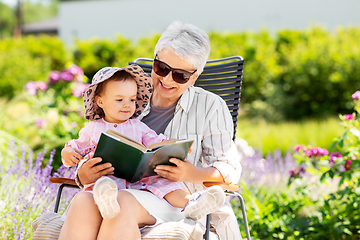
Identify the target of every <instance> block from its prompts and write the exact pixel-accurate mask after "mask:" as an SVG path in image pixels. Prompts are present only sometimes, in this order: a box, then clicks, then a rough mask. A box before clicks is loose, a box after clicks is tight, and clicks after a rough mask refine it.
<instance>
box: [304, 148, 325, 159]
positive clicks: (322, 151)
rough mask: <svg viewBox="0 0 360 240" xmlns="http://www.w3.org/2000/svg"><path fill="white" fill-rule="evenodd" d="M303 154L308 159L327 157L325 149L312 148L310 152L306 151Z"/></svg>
mask: <svg viewBox="0 0 360 240" xmlns="http://www.w3.org/2000/svg"><path fill="white" fill-rule="evenodd" d="M305 154H306V155H307V156H308V157H321V156H324V155H328V154H329V151H328V150H327V149H326V148H321V147H316V148H312V149H311V150H310V151H306V152H305Z"/></svg>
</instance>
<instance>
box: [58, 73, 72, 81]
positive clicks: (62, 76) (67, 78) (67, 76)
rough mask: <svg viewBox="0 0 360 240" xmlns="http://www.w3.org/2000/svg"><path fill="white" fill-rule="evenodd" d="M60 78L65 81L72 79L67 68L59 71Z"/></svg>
mask: <svg viewBox="0 0 360 240" xmlns="http://www.w3.org/2000/svg"><path fill="white" fill-rule="evenodd" d="M61 79H63V80H64V81H67V82H71V81H72V80H73V75H71V73H70V72H69V71H67V70H62V71H61Z"/></svg>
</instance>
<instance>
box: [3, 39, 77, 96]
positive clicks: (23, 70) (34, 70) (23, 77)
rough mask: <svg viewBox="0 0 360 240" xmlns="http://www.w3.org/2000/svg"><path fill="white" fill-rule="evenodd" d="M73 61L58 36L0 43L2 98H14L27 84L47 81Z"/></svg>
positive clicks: (8, 40) (7, 40)
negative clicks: (55, 71) (54, 71)
mask: <svg viewBox="0 0 360 240" xmlns="http://www.w3.org/2000/svg"><path fill="white" fill-rule="evenodd" d="M70 59H71V53H70V52H69V50H67V49H66V46H65V44H64V43H63V42H62V41H61V40H60V39H59V38H56V37H49V36H40V37H33V36H29V37H23V38H21V39H17V40H13V39H10V38H7V39H4V40H0V73H1V74H0V96H5V97H9V98H12V97H14V96H15V95H16V94H18V93H19V91H20V90H22V89H23V87H24V85H25V84H26V83H27V82H28V81H37V80H43V79H46V78H47V76H48V74H49V72H50V71H51V70H53V69H61V68H62V67H64V65H65V63H66V62H68V61H69V60H70Z"/></svg>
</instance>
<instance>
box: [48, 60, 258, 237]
mask: <svg viewBox="0 0 360 240" xmlns="http://www.w3.org/2000/svg"><path fill="white" fill-rule="evenodd" d="M152 62H153V59H149V58H137V59H135V60H134V61H131V62H129V64H137V65H139V66H140V67H141V68H142V69H143V70H144V71H145V72H146V73H148V74H151V71H152ZM243 67H244V60H243V58H242V57H240V56H233V57H227V58H221V59H216V60H209V61H207V63H206V66H205V68H204V71H203V72H202V74H201V75H200V76H199V78H198V79H197V80H196V82H195V86H198V87H202V88H204V89H206V90H208V91H210V92H213V93H215V94H217V95H219V96H220V97H222V98H223V99H224V100H225V102H226V104H227V106H228V108H229V111H230V113H231V116H232V119H233V123H234V135H233V140H235V136H236V135H235V134H236V126H237V118H238V112H239V102H240V93H241V84H242V77H243ZM49 179H50V181H51V182H53V183H58V184H61V185H60V187H59V191H58V194H57V198H56V203H55V209H54V212H56V213H57V211H58V209H59V204H60V198H61V193H62V190H63V188H64V187H70V188H78V186H77V185H76V183H75V180H74V179H68V178H49ZM204 185H205V186H206V187H210V186H213V185H220V186H221V187H222V188H223V189H224V191H225V193H226V194H227V195H233V196H236V197H238V198H239V201H240V207H241V211H242V215H243V221H244V226H245V232H246V237H247V240H250V239H251V237H250V232H249V227H248V222H247V218H246V211H245V204H244V199H243V197H242V196H241V195H240V194H239V193H238V192H237V191H238V189H239V188H240V187H239V186H237V185H234V184H226V183H218V182H204ZM209 229H210V214H209V215H207V222H206V232H205V235H204V239H205V240H208V239H209Z"/></svg>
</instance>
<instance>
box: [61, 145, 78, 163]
mask: <svg viewBox="0 0 360 240" xmlns="http://www.w3.org/2000/svg"><path fill="white" fill-rule="evenodd" d="M61 157H62V159H63V160H64V163H66V166H69V167H70V166H74V165H75V164H77V163H79V161H80V160H81V159H82V158H83V157H82V156H81V155H80V153H79V151H77V150H76V149H74V148H72V147H65V148H63V149H62V150H61Z"/></svg>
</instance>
